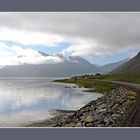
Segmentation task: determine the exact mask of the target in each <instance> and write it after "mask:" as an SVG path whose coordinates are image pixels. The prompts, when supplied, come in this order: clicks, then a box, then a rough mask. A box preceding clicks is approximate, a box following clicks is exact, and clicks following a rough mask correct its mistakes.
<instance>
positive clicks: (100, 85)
mask: <svg viewBox="0 0 140 140" xmlns="http://www.w3.org/2000/svg"><path fill="white" fill-rule="evenodd" d="M55 82H63V83H75V84H77V85H82V86H84V87H85V88H95V89H96V91H97V92H102V93H104V92H107V91H110V90H112V89H115V88H117V87H118V85H116V84H112V83H106V82H102V81H96V80H94V79H84V78H80V79H74V78H71V79H64V80H56V81H55Z"/></svg>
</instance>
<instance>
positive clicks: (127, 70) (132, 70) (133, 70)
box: [109, 52, 140, 74]
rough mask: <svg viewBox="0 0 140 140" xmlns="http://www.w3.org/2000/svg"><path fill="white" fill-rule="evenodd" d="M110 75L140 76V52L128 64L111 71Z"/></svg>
mask: <svg viewBox="0 0 140 140" xmlns="http://www.w3.org/2000/svg"><path fill="white" fill-rule="evenodd" d="M109 74H140V52H139V53H138V54H137V55H136V56H135V57H133V58H132V59H130V60H129V61H128V62H126V63H124V64H122V65H120V66H119V67H117V68H116V69H115V70H113V71H111V72H110V73H109Z"/></svg>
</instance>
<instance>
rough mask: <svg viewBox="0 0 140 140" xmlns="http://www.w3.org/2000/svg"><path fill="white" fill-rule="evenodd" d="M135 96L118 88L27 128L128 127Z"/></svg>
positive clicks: (134, 107) (134, 105) (130, 91)
mask: <svg viewBox="0 0 140 140" xmlns="http://www.w3.org/2000/svg"><path fill="white" fill-rule="evenodd" d="M137 96H138V95H137V93H136V92H134V91H133V90H130V89H128V90H127V89H126V88H124V87H119V88H117V89H115V90H112V91H110V92H108V93H106V94H105V95H104V96H102V97H100V98H98V99H97V100H94V101H91V102H90V103H88V104H87V105H85V106H84V107H82V108H80V109H79V110H77V111H67V110H64V111H63V110H57V114H56V115H55V117H54V118H51V119H50V120H45V121H43V122H36V123H33V124H30V125H28V126H27V127H130V126H133V124H132V121H133V117H134V115H135V112H136V109H137V102H138V100H137V99H138V98H137ZM135 126H137V125H135Z"/></svg>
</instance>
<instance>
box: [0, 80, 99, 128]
mask: <svg viewBox="0 0 140 140" xmlns="http://www.w3.org/2000/svg"><path fill="white" fill-rule="evenodd" d="M30 80H31V79H28V78H27V79H26V78H25V79H24V78H23V79H22V80H21V79H19V78H17V79H14V80H13V79H10V80H9V79H7V80H2V81H0V100H1V102H0V126H15V125H19V124H21V122H23V123H28V122H31V121H36V120H43V119H46V118H48V117H51V114H50V113H48V111H47V110H42V108H45V109H50V108H58V109H70V110H73V109H78V108H80V107H82V106H83V105H84V104H86V103H88V102H89V101H91V100H93V99H96V98H97V97H99V96H100V94H97V95H96V94H92V93H81V92H80V89H73V88H64V87H65V84H59V83H49V82H47V80H46V79H42V80H40V79H34V80H33V79H32V80H31V81H30ZM40 105H41V107H40Z"/></svg>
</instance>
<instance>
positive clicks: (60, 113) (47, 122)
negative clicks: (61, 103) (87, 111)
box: [25, 110, 77, 127]
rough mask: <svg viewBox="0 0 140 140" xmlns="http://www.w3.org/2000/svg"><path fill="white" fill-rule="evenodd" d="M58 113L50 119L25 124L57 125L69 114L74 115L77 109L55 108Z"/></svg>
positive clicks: (30, 125) (33, 125) (38, 125)
mask: <svg viewBox="0 0 140 140" xmlns="http://www.w3.org/2000/svg"><path fill="white" fill-rule="evenodd" d="M54 111H56V113H55V114H56V115H55V116H54V117H52V118H50V119H46V120H43V121H36V122H33V123H31V124H27V125H25V127H55V126H56V124H58V123H60V122H61V121H63V118H64V117H66V116H67V115H73V114H74V113H75V112H76V111H77V110H54Z"/></svg>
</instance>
